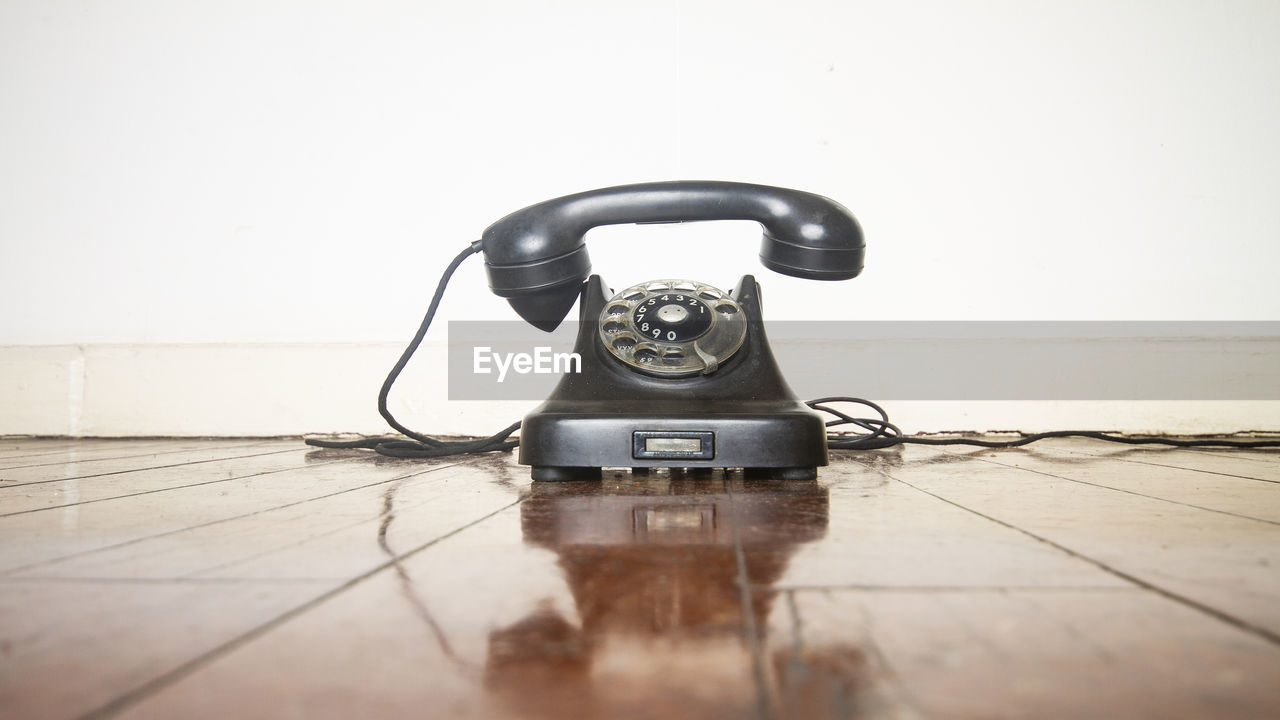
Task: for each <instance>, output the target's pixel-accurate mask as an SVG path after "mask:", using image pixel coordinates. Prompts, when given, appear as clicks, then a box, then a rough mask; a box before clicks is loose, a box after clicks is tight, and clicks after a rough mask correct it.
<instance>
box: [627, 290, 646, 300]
mask: <svg viewBox="0 0 1280 720" xmlns="http://www.w3.org/2000/svg"><path fill="white" fill-rule="evenodd" d="M642 297H644V291H643V290H632V291H631V292H629V293H627V294H626V295H623V296H622V299H623V300H639V299H640V298H642Z"/></svg>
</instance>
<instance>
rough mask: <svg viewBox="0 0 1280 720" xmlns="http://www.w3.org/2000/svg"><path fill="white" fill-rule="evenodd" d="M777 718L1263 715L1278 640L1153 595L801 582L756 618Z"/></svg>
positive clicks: (1273, 696)
mask: <svg viewBox="0 0 1280 720" xmlns="http://www.w3.org/2000/svg"><path fill="white" fill-rule="evenodd" d="M766 643H767V647H768V653H769V657H770V668H771V669H772V682H773V683H774V687H775V693H774V694H775V697H776V698H777V702H778V706H779V708H780V710H779V713H778V716H779V717H800V718H835V717H928V718H942V719H952V718H954V719H957V720H959V719H968V718H992V717H1035V718H1087V717H1153V718H1154V717H1159V718H1204V717H1215V718H1221V717H1236V718H1261V717H1268V716H1270V715H1272V714H1274V712H1275V710H1276V709H1277V708H1280V683H1277V682H1276V679H1277V678H1280V648H1277V647H1276V646H1275V645H1273V644H1271V643H1268V642H1266V641H1264V640H1261V639H1259V638H1257V637H1255V636H1252V635H1249V634H1247V633H1243V632H1240V631H1239V630H1236V629H1234V628H1231V627H1228V626H1226V625H1223V624H1222V623H1219V622H1216V621H1215V620H1213V619H1211V618H1207V617H1205V616H1203V615H1201V614H1199V613H1197V612H1195V611H1194V610H1191V609H1188V608H1186V607H1184V606H1182V605H1179V604H1177V603H1174V602H1171V601H1169V600H1167V599H1166V598H1163V597H1161V596H1159V595H1156V594H1154V593H1151V592H1147V591H1143V590H1139V589H1136V588H1135V589H1132V590H1128V591H1123V590H1121V591H1110V592H1105V593H1100V592H1089V591H1079V590H1074V591H1073V590H1058V589H1055V590H1023V591H1010V592H1003V593H984V592H977V591H966V590H948V591H941V592H905V593H892V594H888V593H877V592H866V591H844V590H840V591H797V592H793V593H791V592H787V593H783V594H782V596H781V597H779V598H778V599H777V600H775V601H774V602H773V612H772V613H771V615H770V618H769V622H768V624H767V627H766Z"/></svg>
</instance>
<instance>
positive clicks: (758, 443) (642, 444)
mask: <svg viewBox="0 0 1280 720" xmlns="http://www.w3.org/2000/svg"><path fill="white" fill-rule="evenodd" d="M703 220H755V221H756V222H759V223H760V224H761V225H762V226H763V227H764V237H763V240H762V243H761V246H760V261H761V262H762V263H763V264H764V266H765V267H767V268H769V269H771V270H774V271H776V272H780V273H782V274H784V275H791V276H794V277H801V278H808V279H813V280H847V279H849V278H852V277H855V276H857V275H858V273H859V272H861V271H862V261H863V253H864V248H865V243H864V241H863V236H862V229H861V228H860V227H859V226H858V222H857V220H856V219H854V217H853V215H852V214H851V213H850V212H849V211H848V210H846V209H845V208H844V207H842V206H841V205H839V204H838V203H836V202H834V201H833V200H830V199H828V198H825V197H822V196H820V195H814V194H812V193H806V192H801V191H798V190H788V189H784V188H778V187H770V186H766V185H750V184H745V183H731V182H710V181H698V182H662V183H644V184H638V185H623V186H618V187H611V188H604V189H601V190H592V191H589V192H584V193H578V194H576V195H568V196H565V197H561V198H556V199H554V200H547V201H545V202H541V203H538V204H536V205H531V206H529V207H527V208H524V209H523V210H519V211H516V212H514V213H512V214H510V215H508V216H506V217H504V218H502V219H501V220H499V221H497V222H495V223H494V224H492V225H490V226H489V227H488V228H487V229H486V230H485V231H484V235H483V237H482V238H481V240H480V242H479V243H478V245H479V248H480V250H482V251H483V252H484V256H485V268H486V270H487V272H488V276H489V286H490V287H491V288H492V290H493V292H494V293H495V294H497V295H499V296H500V297H504V298H506V299H507V301H508V302H509V303H510V304H511V307H512V308H514V309H515V311H516V312H517V313H518V314H519V315H520V317H522V318H524V319H525V320H526V321H528V322H529V323H531V324H532V325H534V326H535V327H537V328H539V329H542V330H545V331H548V332H549V331H551V330H554V329H555V328H556V327H557V326H559V325H560V323H561V322H562V321H563V320H564V318H565V316H566V315H567V314H568V312H569V309H570V308H571V307H573V304H574V302H575V301H579V300H580V301H581V305H580V312H579V317H580V320H581V323H580V326H579V331H578V337H577V341H576V344H575V347H574V351H575V352H577V353H578V354H579V355H580V356H581V357H582V368H581V372H578V373H570V374H566V375H565V376H564V377H563V378H562V379H561V380H560V382H559V384H558V385H557V386H556V389H555V391H554V392H553V393H552V394H551V397H549V398H548V399H547V401H546V402H545V403H543V404H542V405H541V406H539V407H538V408H537V409H535V410H534V411H533V412H532V413H530V414H529V415H528V416H526V417H525V419H524V421H523V423H522V425H521V431H520V462H521V463H523V464H525V465H531V466H532V475H533V479H534V480H573V479H583V478H598V477H599V472H600V468H602V467H631V468H647V467H672V466H674V467H683V468H716V467H719V468H736V467H740V468H746V469H770V470H771V471H772V472H773V474H774V476H775V477H779V478H782V479H807V478H812V477H814V476H815V475H816V472H817V467H819V466H822V465H826V464H827V446H826V427H825V425H824V423H823V421H822V419H821V418H820V417H819V416H818V415H817V414H815V413H814V412H812V411H811V410H809V409H808V408H807V407H805V406H804V405H803V404H802V403H800V402H799V401H798V400H797V399H796V397H795V395H794V394H793V393H792V392H791V389H790V388H789V387H787V384H786V381H785V380H783V378H782V374H781V372H780V371H779V370H778V367H777V364H776V363H775V361H774V358H773V354H772V352H771V351H770V350H769V345H768V341H767V339H766V337H765V333H764V326H763V324H762V323H761V310H760V292H759V286H758V285H757V284H756V281H755V278H753V277H751V276H750V275H748V276H745V277H743V278H742V279H741V280H740V281H739V283H738V285H737V287H736V288H735V289H734V290H732V291H730V292H725V291H723V290H721V289H719V288H716V287H714V286H712V285H710V284H707V283H701V282H696V281H692V280H678V279H660V280H654V281H649V282H644V283H639V284H636V285H632V286H630V287H628V288H626V289H624V290H623V291H621V292H619V293H613V292H610V291H609V290H608V288H607V287H606V286H605V284H604V282H603V281H602V280H601V279H600V277H599V276H596V275H590V271H591V263H590V260H589V259H588V256H587V249H586V245H585V243H584V240H583V237H584V235H585V234H586V233H587V231H588V230H590V229H591V228H593V227H597V226H601V225H613V224H621V223H665V222H689V221H703Z"/></svg>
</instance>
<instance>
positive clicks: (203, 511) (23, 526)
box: [0, 451, 449, 573]
mask: <svg viewBox="0 0 1280 720" xmlns="http://www.w3.org/2000/svg"><path fill="white" fill-rule="evenodd" d="M331 452H332V451H331ZM351 453H352V451H346V455H347V456H350V455H351ZM338 454H339V455H341V454H342V453H341V451H338ZM329 457H332V455H329ZM448 464H449V463H422V462H412V461H395V460H392V461H381V460H380V459H375V458H374V457H368V456H367V455H366V456H365V457H364V458H363V459H362V460H361V461H358V462H354V463H334V464H326V465H323V466H320V467H303V468H299V469H296V470H286V471H282V472H278V473H274V474H270V475H262V476H256V477H247V478H243V479H239V480H231V481H228V482H227V483H220V484H217V485H198V486H193V487H183V488H178V489H174V490H172V491H169V492H163V493H149V494H144V495H133V496H128V497H123V498H120V499H118V500H108V501H104V502H98V503H91V504H86V505H73V506H70V507H66V508H61V509H57V510H50V511H45V512H37V513H28V514H22V515H13V516H9V517H5V518H0V573H11V572H14V571H22V572H29V571H31V570H32V569H34V568H37V567H41V566H42V565H44V564H46V563H57V562H71V561H75V560H76V559H77V558H81V557H82V556H84V555H86V554H88V553H96V552H100V551H102V550H104V549H108V548H118V547H126V548H128V547H132V544H134V543H137V542H139V541H143V540H146V539H148V538H155V537H163V536H165V535H167V534H171V533H176V532H182V531H188V530H190V529H192V528H197V527H201V526H209V525H215V524H220V523H225V522H227V521H231V520H234V519H237V518H241V517H244V516H251V515H254V514H257V513H262V512H266V511H270V510H273V509H279V508H282V507H290V506H298V505H302V504H305V503H309V502H314V501H316V500H317V499H320V498H324V497H328V496H338V495H342V494H345V493H348V492H352V491H354V490H357V489H359V488H362V487H370V486H378V485H385V484H387V483H390V482H394V481H395V480H396V479H397V478H400V477H407V476H411V475H416V474H419V473H425V472H430V471H432V470H433V469H435V468H437V467H439V466H440V465H448ZM173 477H174V483H175V484H182V483H183V480H182V475H181V474H180V473H179V474H175V475H174V476H173ZM125 552H126V553H127V552H130V550H125Z"/></svg>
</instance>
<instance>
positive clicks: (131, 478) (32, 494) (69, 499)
mask: <svg viewBox="0 0 1280 720" xmlns="http://www.w3.org/2000/svg"><path fill="white" fill-rule="evenodd" d="M309 456H312V453H311V451H308V450H307V449H305V448H302V447H299V448H296V449H293V450H289V451H284V452H274V451H273V452H272V453H270V454H265V455H258V454H254V455H250V456H248V457H236V458H232V459H228V460H219V461H217V462H208V463H200V464H194V465H181V466H179V467H165V468H157V469H153V470H139V471H137V472H130V473H123V474H121V475H119V476H116V477H115V478H114V479H113V480H112V481H110V482H101V480H100V479H99V478H92V479H89V480H81V479H79V478H73V479H70V480H51V481H48V482H42V483H33V484H28V485H23V486H20V487H19V488H13V489H11V490H9V491H3V490H0V518H4V517H7V516H10V515H20V514H25V513H31V512H47V511H49V510H56V509H59V508H68V507H72V506H75V505H83V504H86V503H95V502H104V501H108V500H116V499H119V498H124V497H129V496H132V495H140V494H144V493H153V492H168V491H173V490H176V489H180V488H188V487H194V486H198V485H218V484H222V483H227V482H231V481H234V480H243V479H246V478H250V477H256V476H259V475H264V474H270V473H275V472H280V471H282V470H295V469H298V470H300V469H303V468H307V467H312V466H315V465H318V464H322V463H325V462H341V461H352V460H355V458H354V457H349V458H347V459H346V460H341V459H334V460H317V459H315V458H314V457H312V459H310V460H309V459H308V457H309ZM208 490H209V492H211V493H217V492H220V491H221V489H220V488H217V487H211V488H209V489H208ZM215 497H216V495H215Z"/></svg>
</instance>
